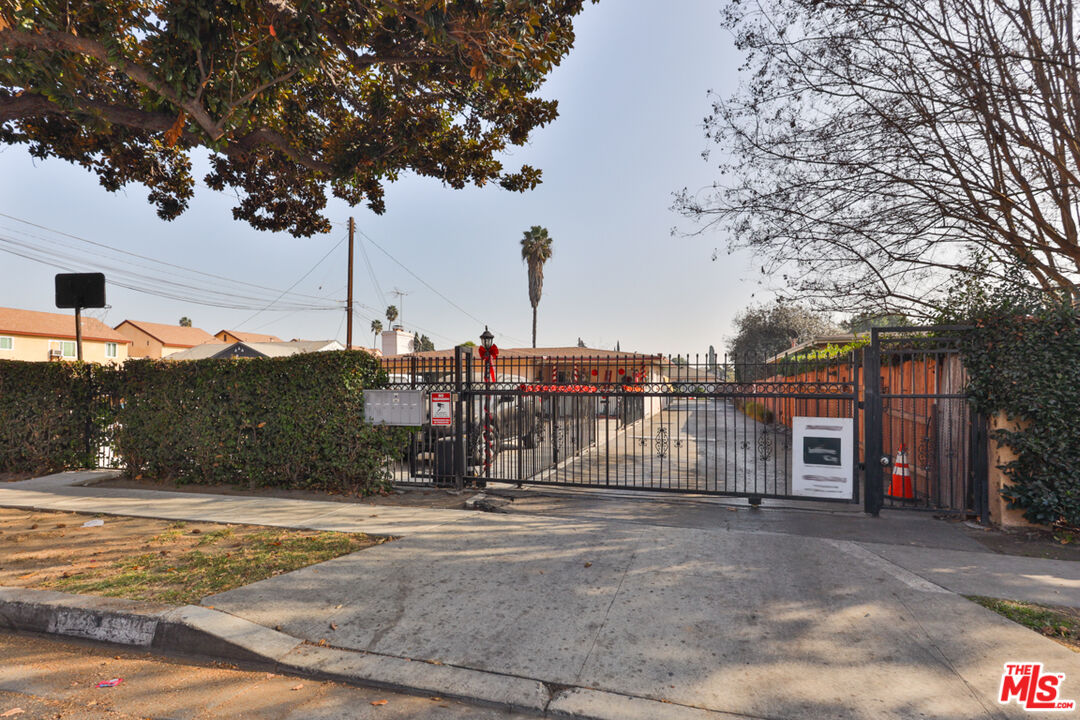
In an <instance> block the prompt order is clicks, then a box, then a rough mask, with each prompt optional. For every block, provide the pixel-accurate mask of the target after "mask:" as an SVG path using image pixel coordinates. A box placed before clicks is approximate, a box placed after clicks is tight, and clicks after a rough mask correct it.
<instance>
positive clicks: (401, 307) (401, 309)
mask: <svg viewBox="0 0 1080 720" xmlns="http://www.w3.org/2000/svg"><path fill="white" fill-rule="evenodd" d="M410 292H412V291H411V290H401V289H399V288H394V289H393V290H391V291H390V294H391V295H397V299H398V302H397V307H398V319H399V320H400V321H401V326H402V327H405V300H404V298H405V296H406V295H408V294H409V293H410Z"/></svg>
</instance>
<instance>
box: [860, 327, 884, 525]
mask: <svg viewBox="0 0 1080 720" xmlns="http://www.w3.org/2000/svg"><path fill="white" fill-rule="evenodd" d="M863 399H864V402H863V405H864V407H863V411H864V412H865V420H866V425H865V433H866V448H865V450H864V451H863V458H864V463H863V464H864V465H865V467H866V471H865V473H864V477H865V479H866V482H865V487H864V488H863V491H864V495H865V497H864V501H863V502H864V505H863V508H864V509H865V510H866V512H868V513H870V514H871V515H874V516H877V514H878V513H879V512H880V511H881V506H882V504H883V502H884V497H883V493H884V487H883V486H882V474H881V471H882V465H881V452H882V446H881V443H882V438H881V421H882V418H881V413H882V407H881V345H880V338H879V336H878V329H877V328H871V329H870V344H869V345H867V346H866V347H865V348H864V349H863Z"/></svg>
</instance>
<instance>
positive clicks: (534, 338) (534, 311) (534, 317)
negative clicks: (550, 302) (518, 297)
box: [533, 305, 536, 347]
mask: <svg viewBox="0 0 1080 720" xmlns="http://www.w3.org/2000/svg"><path fill="white" fill-rule="evenodd" d="M533 347H536V306H535V305H533Z"/></svg>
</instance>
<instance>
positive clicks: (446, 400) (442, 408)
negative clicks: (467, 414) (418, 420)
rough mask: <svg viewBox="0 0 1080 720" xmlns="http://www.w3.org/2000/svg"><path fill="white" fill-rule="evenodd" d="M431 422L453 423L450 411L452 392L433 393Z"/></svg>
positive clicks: (433, 423)
mask: <svg viewBox="0 0 1080 720" xmlns="http://www.w3.org/2000/svg"><path fill="white" fill-rule="evenodd" d="M431 424H432V425H436V426H437V425H452V424H453V415H452V414H451V412H450V393H448V392H447V393H431Z"/></svg>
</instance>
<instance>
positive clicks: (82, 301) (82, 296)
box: [56, 273, 105, 362]
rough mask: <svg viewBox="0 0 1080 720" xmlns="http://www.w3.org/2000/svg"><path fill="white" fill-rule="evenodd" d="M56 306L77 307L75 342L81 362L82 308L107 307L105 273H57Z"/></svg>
mask: <svg viewBox="0 0 1080 720" xmlns="http://www.w3.org/2000/svg"><path fill="white" fill-rule="evenodd" d="M56 307H58V308H75V344H76V348H77V353H78V359H79V362H82V359H83V352H82V309H83V308H103V307H105V275H104V274H102V273H57V275H56Z"/></svg>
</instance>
